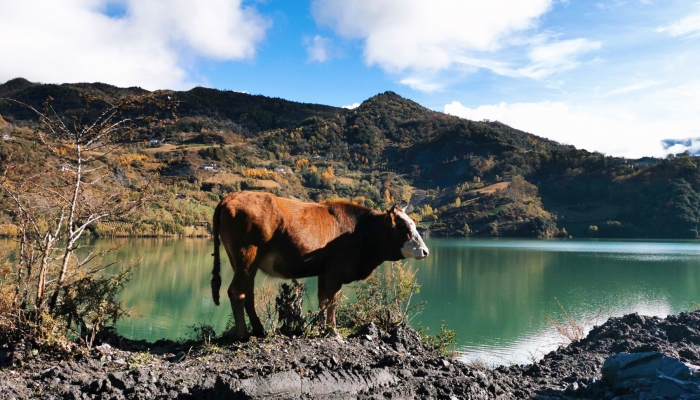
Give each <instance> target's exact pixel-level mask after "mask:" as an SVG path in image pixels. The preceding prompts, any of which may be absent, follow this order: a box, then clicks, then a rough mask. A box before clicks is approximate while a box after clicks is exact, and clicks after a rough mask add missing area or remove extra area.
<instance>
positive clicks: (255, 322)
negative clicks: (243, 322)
mask: <svg viewBox="0 0 700 400" xmlns="http://www.w3.org/2000/svg"><path fill="white" fill-rule="evenodd" d="M252 280H253V282H255V276H253V278H252ZM245 311H246V313H247V314H248V319H249V320H250V325H251V326H252V327H253V336H256V337H260V338H264V337H265V336H267V334H266V333H265V328H264V327H263V324H262V322H260V318H259V317H258V314H257V313H256V312H255V284H253V285H251V286H250V288H249V289H248V292H247V293H246V296H245Z"/></svg>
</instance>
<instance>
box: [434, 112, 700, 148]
mask: <svg viewBox="0 0 700 400" xmlns="http://www.w3.org/2000/svg"><path fill="white" fill-rule="evenodd" d="M444 112H445V113H447V114H452V115H456V116H459V117H462V118H467V119H471V120H476V121H481V120H484V119H489V120H495V121H500V122H502V123H504V124H506V125H509V126H511V127H513V128H516V129H519V130H522V131H525V132H528V133H532V134H535V135H538V136H543V137H546V138H548V139H552V140H555V141H557V142H560V143H562V144H572V145H574V146H576V147H577V148H579V149H586V150H589V151H600V152H602V153H605V154H612V155H616V156H624V157H631V158H639V157H644V156H656V157H662V156H664V155H666V154H668V153H678V152H682V151H685V150H687V149H691V150H693V149H695V146H696V144H697V142H693V141H686V140H680V141H673V140H672V141H669V137H671V138H673V137H680V138H684V137H691V136H695V137H697V136H700V125H699V124H700V118H699V117H697V116H695V117H693V116H689V115H688V116H686V118H682V119H674V120H671V119H665V118H663V119H651V120H650V119H645V118H642V117H640V116H639V115H636V114H634V113H630V112H629V111H628V110H626V109H625V108H619V109H615V108H614V107H612V108H611V107H609V106H607V107H605V109H595V108H582V107H572V106H571V105H569V104H567V103H565V102H551V101H544V102H537V103H512V104H508V103H505V102H502V103H499V104H491V105H482V106H479V107H476V108H469V107H465V106H463V105H462V104H461V103H459V102H457V101H455V102H452V103H450V104H447V105H445V107H444ZM686 143H687V144H688V146H687V147H688V148H682V147H683V146H684V145H685V144H686Z"/></svg>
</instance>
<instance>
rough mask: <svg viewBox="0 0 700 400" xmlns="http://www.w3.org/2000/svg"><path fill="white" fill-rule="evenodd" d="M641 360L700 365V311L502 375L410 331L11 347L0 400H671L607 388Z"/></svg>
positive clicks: (615, 323) (615, 328) (614, 330)
mask: <svg viewBox="0 0 700 400" xmlns="http://www.w3.org/2000/svg"><path fill="white" fill-rule="evenodd" d="M642 352H659V353H661V354H663V355H665V356H667V357H670V358H673V359H678V360H680V361H682V362H684V363H688V364H700V312H692V313H681V314H679V315H671V316H669V317H667V318H665V319H661V318H657V317H643V316H639V315H637V314H630V315H626V316H624V317H620V318H611V319H610V320H608V321H607V322H606V323H605V324H604V325H602V326H600V327H596V328H594V329H593V330H592V331H591V332H590V333H589V335H588V336H587V337H586V338H585V339H583V340H581V341H579V342H575V343H572V344H570V345H569V346H567V347H561V348H559V349H558V350H556V351H553V352H551V353H549V354H547V355H546V356H545V357H544V358H543V359H542V360H540V361H539V362H537V363H535V364H528V365H513V366H502V367H498V368H495V369H487V368H484V367H482V366H478V365H466V364H463V363H461V362H459V361H457V360H455V359H452V358H449V357H445V356H443V355H441V354H440V353H438V352H436V351H435V350H434V349H432V348H431V347H429V346H428V345H426V344H425V343H424V342H422V341H421V339H420V336H419V335H418V333H417V332H416V331H415V330H413V329H412V328H410V327H407V326H399V327H396V328H394V329H393V330H392V331H391V332H380V331H379V330H378V329H377V328H376V327H375V326H374V325H369V326H367V327H365V328H364V329H363V330H362V331H360V332H359V333H357V334H355V335H352V336H351V337H348V338H345V339H343V340H342V341H340V340H337V339H335V338H333V337H327V338H288V337H285V336H281V335H278V336H275V337H271V338H267V339H263V340H255V339H251V340H250V341H249V342H247V343H228V344H227V343H223V342H222V343H217V344H209V345H203V344H201V343H200V344H196V345H195V344H184V345H183V344H178V343H174V342H170V341H165V340H161V341H158V342H155V343H147V342H138V341H131V340H127V339H124V338H112V339H111V340H110V341H108V342H107V343H105V344H102V345H100V346H96V347H95V348H93V349H92V350H91V351H89V352H85V353H84V354H83V355H79V356H74V357H72V358H70V359H61V358H57V357H55V356H52V355H50V354H43V353H41V352H37V351H35V350H32V349H30V348H27V347H23V346H22V345H17V346H14V347H10V346H7V345H6V346H5V347H4V348H0V364H2V363H4V365H5V366H4V367H2V368H1V369H0V398H2V399H12V398H17V399H23V398H42V399H59V398H62V399H123V398H126V399H150V398H162V399H219V398H222V399H223V398H227V399H235V398H241V399H250V398H279V399H307V398H320V399H330V398H334V399H335V398H358V399H369V398H437V399H441V398H442V399H454V398H457V399H493V398H501V399H510V398H537V399H581V398H584V399H613V398H617V399H651V398H664V397H663V396H664V394H663V393H662V394H659V393H658V392H655V393H656V394H655V395H654V396H652V395H651V392H650V391H647V392H645V391H644V390H643V388H632V389H624V390H623V389H620V388H616V387H614V385H613V383H612V382H611V381H609V380H607V379H601V378H602V376H603V375H602V367H603V364H604V362H605V360H606V359H608V358H610V357H611V356H612V355H614V354H617V353H642ZM659 357H661V356H660V355H659ZM680 361H676V360H674V362H677V363H678V364H680V365H683V364H682V363H680ZM691 378H692V379H696V377H692V376H691ZM691 378H688V379H691ZM669 379H670V378H669ZM686 383H688V382H686ZM688 385H692V387H691V388H690V389H687V390H690V392H688V393H691V392H692V391H693V390H695V389H698V393H700V384H698V383H697V381H692V382H691V383H688ZM684 393H685V392H684ZM693 393H694V392H693ZM655 396H656V397H655ZM683 396H684V397H682V398H688V399H700V394H698V395H695V394H688V395H683ZM667 398H669V397H668V396H667ZM673 398H679V397H675V396H673Z"/></svg>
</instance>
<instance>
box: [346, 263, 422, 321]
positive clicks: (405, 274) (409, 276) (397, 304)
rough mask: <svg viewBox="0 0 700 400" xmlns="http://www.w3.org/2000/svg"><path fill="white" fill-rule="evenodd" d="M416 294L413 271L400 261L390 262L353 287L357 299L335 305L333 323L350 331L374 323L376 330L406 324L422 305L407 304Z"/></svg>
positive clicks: (418, 288)
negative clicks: (381, 269) (336, 306)
mask: <svg viewBox="0 0 700 400" xmlns="http://www.w3.org/2000/svg"><path fill="white" fill-rule="evenodd" d="M419 292H420V284H419V283H418V281H417V280H416V270H413V269H411V268H410V267H408V266H407V265H406V264H405V263H403V262H401V261H397V262H393V263H392V264H391V266H390V267H389V268H387V269H386V270H385V271H382V272H376V273H375V274H374V275H372V276H371V277H370V278H368V279H367V280H365V281H363V282H359V283H358V284H357V286H356V295H357V300H356V301H355V302H352V303H349V302H341V303H340V304H339V307H338V309H337V312H336V320H337V324H338V326H340V327H344V328H348V329H352V330H354V329H357V328H360V327H362V326H364V325H366V324H369V323H371V322H374V323H375V324H376V325H377V326H378V327H379V328H381V329H384V330H389V329H391V327H393V326H396V325H399V324H402V323H407V322H410V321H411V320H412V319H413V318H414V317H415V316H416V315H417V314H419V313H420V312H421V311H422V310H423V308H424V306H425V304H424V303H423V302H420V303H418V304H411V300H412V298H413V295H414V294H417V293H419Z"/></svg>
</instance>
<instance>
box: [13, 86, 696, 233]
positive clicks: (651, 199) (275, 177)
mask: <svg viewBox="0 0 700 400" xmlns="http://www.w3.org/2000/svg"><path fill="white" fill-rule="evenodd" d="M86 93H89V94H91V95H93V96H97V97H98V98H100V99H104V100H105V101H109V100H110V99H114V98H118V97H120V96H124V95H126V94H143V93H146V91H145V90H143V89H140V88H118V87H115V86H111V85H106V84H101V83H90V84H88V83H81V84H62V85H48V84H46V85H45V84H38V83H32V82H29V81H27V80H24V79H21V78H18V79H13V80H11V81H8V82H6V83H4V84H2V85H0V97H10V98H13V99H17V100H20V101H24V102H27V103H30V104H33V105H36V106H39V105H40V104H41V103H42V102H43V101H44V100H45V99H46V98H47V97H49V96H50V97H52V98H53V99H54V100H53V106H54V108H55V109H56V111H57V112H58V113H65V114H70V113H75V112H76V111H77V110H80V109H81V108H82V106H83V100H82V96H83V95H84V94H86ZM168 93H169V95H171V96H173V97H174V98H175V99H176V100H178V101H179V106H178V110H177V115H178V120H177V121H173V123H172V124H171V125H168V126H167V127H163V126H149V127H144V129H143V130H142V136H141V137H140V138H139V139H140V140H139V141H138V142H134V143H130V144H128V145H126V146H125V147H124V149H123V152H122V153H120V154H118V155H115V156H114V157H115V158H113V159H110V160H108V161H107V164H108V165H109V166H110V168H111V169H112V170H113V171H114V173H115V175H119V176H120V177H122V178H120V179H121V180H122V181H124V182H128V181H129V179H139V177H143V176H145V174H148V173H153V172H158V173H159V174H160V176H161V178H160V181H161V184H162V185H163V189H162V190H163V192H164V196H165V194H167V196H165V197H164V199H165V200H163V201H162V204H160V205H159V210H160V211H159V213H160V214H162V215H160V214H159V215H160V216H159V217H158V218H164V219H167V220H172V221H173V222H172V224H169V225H168V224H165V225H163V224H160V225H158V226H161V227H162V226H167V227H168V228H167V229H165V230H163V229H164V228H159V229H161V230H163V232H165V233H172V234H177V233H182V232H183V229H184V228H183V227H185V226H190V225H192V224H195V225H196V224H197V223H199V222H204V221H205V220H206V219H207V218H208V217H207V215H208V214H207V213H208V212H210V210H211V207H212V206H214V205H215V204H216V202H217V200H218V198H219V196H220V195H222V194H224V193H225V192H227V191H233V190H241V189H248V190H266V191H271V192H274V193H276V194H278V195H282V196H288V197H294V198H299V199H306V200H315V201H322V200H327V199H333V198H345V199H348V200H352V201H355V202H358V203H363V204H365V205H367V206H369V207H375V208H381V207H388V206H389V205H390V204H392V203H399V204H406V203H409V202H410V204H411V210H410V211H411V212H412V215H413V216H414V218H416V219H417V220H419V223H420V226H422V227H423V228H424V229H426V230H428V231H430V233H431V234H432V235H435V236H467V235H469V236H536V237H553V236H557V237H568V236H569V235H573V236H575V237H653V238H696V237H697V236H698V232H699V231H700V201H698V200H700V194H699V193H700V168H699V165H700V163H699V161H700V159H698V158H697V157H694V156H691V155H689V154H688V153H683V154H679V155H676V156H669V157H667V158H665V159H654V158H644V159H639V160H631V159H624V158H620V157H611V156H605V155H603V154H600V153H596V152H588V151H586V150H581V149H576V148H574V147H573V146H567V145H562V144H559V143H557V142H554V141H551V140H548V139H545V138H542V137H539V136H536V135H533V134H530V133H527V132H523V131H520V130H517V129H514V128H512V127H509V126H507V125H504V124H502V123H500V122H497V121H470V120H466V119H462V118H458V117H454V116H450V115H447V114H443V113H440V112H436V111H433V110H429V109H427V108H425V107H422V106H421V105H419V104H417V103H415V102H413V101H411V100H408V99H405V98H403V97H401V96H399V95H397V94H395V93H393V92H385V93H381V94H378V95H376V96H374V97H371V98H369V99H367V100H366V101H364V102H363V103H362V104H361V105H360V106H359V107H357V108H355V109H353V110H347V109H343V108H337V107H331V106H325V105H318V104H307V103H298V102H292V101H287V100H283V99H278V98H270V97H265V96H260V95H249V94H245V93H239V92H232V91H220V90H216V89H206V88H201V87H197V88H194V89H192V90H188V91H182V92H176V91H168ZM0 115H1V116H2V117H3V118H4V120H5V121H7V123H5V125H4V127H3V126H0V129H1V130H2V131H3V133H4V134H7V135H10V136H13V137H15V136H16V137H17V139H18V140H14V141H11V142H7V141H6V142H0V157H3V156H4V157H7V154H9V152H10V151H11V149H10V147H11V146H19V143H20V142H21V140H22V132H25V131H26V127H28V126H29V125H32V124H33V123H34V122H35V121H33V118H34V116H33V115H31V113H28V112H27V110H25V109H22V108H20V107H17V106H13V105H11V104H9V103H7V102H0ZM164 117H167V116H164ZM23 129H24V130H23ZM150 139H154V140H158V141H159V145H157V146H155V147H152V146H151V145H149V144H148V142H147V141H146V140H150ZM163 141H164V142H166V143H167V145H165V146H161V143H162V142H163ZM27 151H29V150H27ZM124 160H127V161H126V162H124ZM205 166H209V167H208V169H204V167H205ZM168 196H169V197H168ZM182 198H186V199H187V204H189V205H188V207H190V206H191V207H194V209H197V210H199V211H198V213H199V214H196V215H198V216H197V217H196V218H195V219H197V218H199V219H200V220H201V221H199V220H198V221H194V220H192V218H194V217H191V215H187V213H188V212H187V211H186V210H184V209H181V208H182V207H183V206H182V202H179V201H176V200H178V199H182ZM168 199H169V200H168ZM190 203H191V204H190ZM178 207H180V208H178ZM205 211H206V212H205ZM190 214H192V213H190ZM3 218H5V219H8V218H9V217H7V216H4V217H3ZM139 218H141V219H142V221H140V223H143V224H151V225H153V224H156V221H152V219H153V217H152V216H147V215H145V214H144V215H141V216H140V217H139ZM149 218H151V220H149ZM123 222H124V223H127V224H129V223H130V224H132V225H138V224H137V223H136V222H138V221H133V220H130V221H123ZM188 224H189V225H188ZM149 226H150V225H149ZM104 229H107V228H106V227H105V228H104ZM110 232H111V233H112V234H114V232H113V231H109V230H108V229H107V230H105V231H103V232H102V233H103V234H109V233H110Z"/></svg>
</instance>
